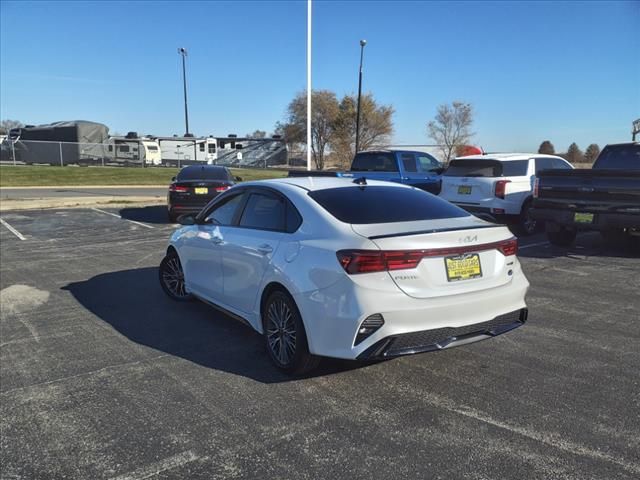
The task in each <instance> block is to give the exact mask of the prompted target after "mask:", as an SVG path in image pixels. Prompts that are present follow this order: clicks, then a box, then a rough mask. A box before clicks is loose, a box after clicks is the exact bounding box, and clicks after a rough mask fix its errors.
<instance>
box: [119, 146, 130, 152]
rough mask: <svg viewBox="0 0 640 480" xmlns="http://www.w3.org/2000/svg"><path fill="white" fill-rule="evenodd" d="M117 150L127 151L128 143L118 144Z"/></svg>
mask: <svg viewBox="0 0 640 480" xmlns="http://www.w3.org/2000/svg"><path fill="white" fill-rule="evenodd" d="M118 150H120V152H122V153H126V152H128V151H129V145H120V146H119V147H118Z"/></svg>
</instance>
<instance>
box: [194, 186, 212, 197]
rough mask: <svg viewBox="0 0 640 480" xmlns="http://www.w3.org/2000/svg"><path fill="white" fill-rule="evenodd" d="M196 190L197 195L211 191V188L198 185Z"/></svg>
mask: <svg viewBox="0 0 640 480" xmlns="http://www.w3.org/2000/svg"><path fill="white" fill-rule="evenodd" d="M194 192H196V195H206V194H207V193H209V189H208V188H207V187H196V188H194Z"/></svg>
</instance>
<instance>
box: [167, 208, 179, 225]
mask: <svg viewBox="0 0 640 480" xmlns="http://www.w3.org/2000/svg"><path fill="white" fill-rule="evenodd" d="M167 219H168V220H169V223H176V221H177V220H178V215H176V213H175V212H174V211H173V210H169V211H167Z"/></svg>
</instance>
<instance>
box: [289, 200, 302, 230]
mask: <svg viewBox="0 0 640 480" xmlns="http://www.w3.org/2000/svg"><path fill="white" fill-rule="evenodd" d="M301 224H302V217H301V216H300V214H299V213H298V210H296V207H294V206H293V205H292V204H291V203H289V202H287V226H286V231H287V233H293V232H295V231H296V230H298V228H300V225H301Z"/></svg>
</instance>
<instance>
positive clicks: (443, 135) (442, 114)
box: [427, 101, 474, 162]
mask: <svg viewBox="0 0 640 480" xmlns="http://www.w3.org/2000/svg"><path fill="white" fill-rule="evenodd" d="M472 124H473V107H472V105H471V104H470V103H464V102H460V101H454V102H452V103H451V104H450V105H449V104H443V105H440V106H439V107H438V110H437V112H436V116H435V118H434V119H433V120H432V121H430V122H429V124H428V125H427V133H428V135H429V137H431V138H432V139H433V140H434V141H435V142H436V143H437V144H438V145H440V146H441V147H440V148H441V151H442V156H443V157H444V159H445V161H446V162H449V160H451V157H452V156H453V155H454V153H455V151H456V149H457V148H458V147H459V146H461V145H465V144H466V143H468V142H469V140H470V139H471V137H472V136H473V135H474V133H473V132H471V125H472Z"/></svg>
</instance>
